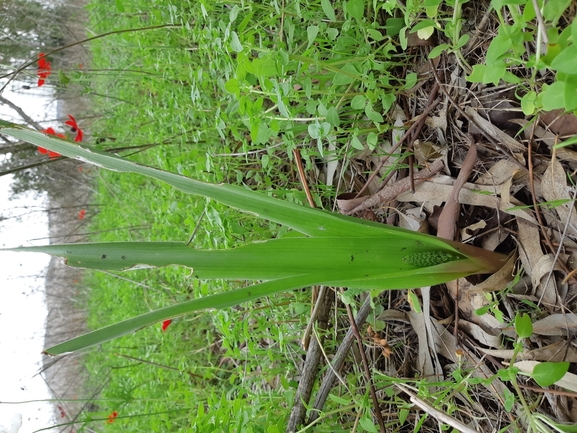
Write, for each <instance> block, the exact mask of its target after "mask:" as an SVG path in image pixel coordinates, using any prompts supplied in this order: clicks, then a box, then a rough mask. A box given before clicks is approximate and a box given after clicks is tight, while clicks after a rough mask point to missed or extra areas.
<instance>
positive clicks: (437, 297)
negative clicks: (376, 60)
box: [316, 6, 577, 432]
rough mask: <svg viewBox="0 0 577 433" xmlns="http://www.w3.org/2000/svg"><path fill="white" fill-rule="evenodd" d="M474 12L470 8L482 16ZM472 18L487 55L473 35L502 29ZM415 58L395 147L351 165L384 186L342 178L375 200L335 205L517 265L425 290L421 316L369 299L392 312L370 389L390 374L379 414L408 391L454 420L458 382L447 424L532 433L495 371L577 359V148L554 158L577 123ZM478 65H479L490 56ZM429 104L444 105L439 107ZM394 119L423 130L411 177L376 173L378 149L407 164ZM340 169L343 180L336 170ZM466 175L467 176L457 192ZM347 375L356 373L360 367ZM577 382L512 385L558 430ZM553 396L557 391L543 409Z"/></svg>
mask: <svg viewBox="0 0 577 433" xmlns="http://www.w3.org/2000/svg"><path fill="white" fill-rule="evenodd" d="M479 7H480V6H479ZM472 9H473V11H472V12H475V11H474V9H475V7H472ZM477 12H478V11H477ZM469 19H470V20H473V21H475V20H476V24H477V30H475V27H474V26H473V27H472V29H473V30H472V32H471V33H472V38H471V40H473V39H474V40H475V41H476V44H477V46H484V47H485V50H486V47H487V46H488V45H489V42H490V34H491V32H490V31H488V32H487V35H486V36H484V34H483V32H479V31H478V29H481V28H485V27H486V26H488V27H489V28H492V29H493V30H491V31H495V32H496V31H497V30H496V28H497V27H498V23H497V20H496V18H495V16H493V15H492V14H491V13H490V11H489V10H487V11H486V13H485V14H483V13H476V14H475V15H472V16H470V17H469ZM412 52H413V53H414V56H415V57H414V62H413V63H414V64H415V65H421V66H420V68H419V70H415V72H418V73H419V74H420V77H424V78H423V79H422V80H420V81H419V82H418V85H417V86H415V88H413V89H411V91H410V92H407V94H406V95H405V96H402V95H401V96H400V97H399V98H398V99H397V104H398V105H397V106H396V108H395V109H394V110H392V111H391V117H390V118H389V121H390V123H391V124H392V125H393V124H394V125H395V126H394V129H393V132H392V142H391V143H389V142H388V141H385V142H384V143H383V144H382V146H381V147H380V148H379V147H377V148H375V149H373V150H372V151H369V152H368V151H367V149H365V151H363V152H359V153H358V154H357V155H356V156H355V157H354V158H353V161H352V163H351V164H350V165H351V166H352V165H353V164H360V165H361V166H364V167H368V168H369V174H370V173H371V172H372V173H374V174H376V177H369V174H365V173H366V171H365V172H362V171H344V172H342V173H343V176H344V178H347V179H348V181H347V182H346V184H348V185H361V186H363V185H365V184H367V182H368V185H369V188H368V189H367V192H368V194H367V192H365V194H364V195H359V194H358V192H359V190H360V189H361V188H354V187H353V188H352V189H351V190H349V191H346V194H343V195H342V196H341V197H339V200H338V208H339V210H340V211H341V212H342V213H344V214H349V215H350V214H355V215H357V216H360V217H362V216H363V215H364V214H363V212H361V211H366V210H370V213H371V218H373V219H376V220H378V221H382V222H388V223H391V222H394V223H396V224H399V225H401V226H403V227H411V228H412V229H415V230H424V231H429V232H430V231H431V229H430V228H431V227H433V229H432V230H433V233H434V230H435V229H436V230H437V231H438V233H449V235H448V236H449V237H451V238H455V239H456V240H462V241H466V242H471V243H473V244H475V245H477V246H482V247H484V248H486V249H489V250H497V251H499V252H503V253H507V254H509V255H510V256H509V261H508V262H507V264H506V265H505V266H504V267H503V269H501V271H499V272H497V273H496V274H494V275H492V276H489V277H488V278H486V279H485V280H479V279H461V280H459V281H455V282H451V283H449V284H447V285H446V286H442V287H433V288H421V289H420V290H419V291H417V292H416V293H417V294H418V295H419V300H420V302H422V309H421V311H420V312H417V311H415V308H413V307H412V306H411V304H412V302H414V301H411V300H410V296H408V295H406V294H405V293H404V292H397V291H390V292H386V293H385V294H382V295H381V297H379V298H376V299H375V300H374V302H375V303H380V304H381V305H383V306H385V307H387V306H388V309H385V310H384V311H383V313H381V314H380V316H379V319H380V320H382V321H384V323H385V324H386V326H385V327H384V329H382V330H380V331H378V332H375V331H373V330H372V329H370V330H369V334H368V336H367V337H366V340H367V341H371V340H373V341H377V340H378V339H379V338H380V337H378V334H379V333H380V334H381V336H382V340H383V341H386V342H387V347H388V348H389V349H388V350H387V354H386V355H383V353H382V352H381V351H369V354H370V355H371V356H372V359H371V362H372V364H371V366H372V368H373V369H374V375H375V377H376V379H378V378H379V377H381V376H380V375H385V376H386V377H387V378H389V382H387V381H385V382H384V383H385V385H384V386H383V387H382V389H381V390H380V391H379V392H380V395H381V397H382V401H381V403H380V408H379V410H380V411H382V412H383V413H386V412H387V411H389V412H391V413H396V411H397V410H398V409H397V407H396V406H395V405H394V404H393V403H391V399H390V398H389V397H390V396H391V393H392V395H395V396H398V397H401V398H402V396H405V397H406V396H407V395H408V396H410V399H409V400H410V401H411V402H413V403H414V404H416V405H417V406H419V407H421V409H422V410H424V411H425V412H428V413H429V416H430V418H432V419H434V420H436V423H438V424H439V425H440V424H443V423H445V424H451V423H452V421H451V420H449V421H448V420H447V419H446V418H443V417H444V415H447V416H449V415H448V413H445V414H444V415H443V416H441V415H440V414H438V413H437V415H435V411H437V410H438V409H439V407H443V405H442V404H440V405H439V404H438V402H436V403H437V404H433V405H432V406H428V405H430V403H431V399H432V400H435V397H434V396H436V395H443V391H442V390H443V386H445V392H448V391H446V387H450V386H451V384H453V386H454V387H453V388H450V393H449V394H450V397H451V398H453V399H454V402H455V403H456V404H457V405H458V406H459V407H460V408H461V409H460V410H459V411H458V412H457V413H452V414H451V418H453V417H454V421H455V423H454V424H452V425H453V427H455V426H457V425H459V426H461V425H466V426H467V429H468V430H467V431H479V432H481V431H483V432H484V431H517V429H519V428H520V429H521V430H525V429H526V428H527V424H526V423H527V419H526V416H523V415H520V413H521V412H522V405H521V403H520V402H519V400H518V399H513V400H512V399H511V396H514V395H515V389H513V387H512V386H511V383H510V382H509V381H507V380H503V377H502V376H499V371H503V370H505V369H507V368H509V361H511V359H512V358H515V359H516V360H517V361H516V362H515V364H514V366H515V367H517V368H519V369H520V371H522V372H525V373H529V374H530V373H531V372H532V370H533V367H534V366H535V365H536V364H537V363H539V362H552V361H555V362H560V361H568V362H571V363H574V362H577V347H575V346H574V343H573V340H574V338H575V334H576V333H577V315H576V314H575V313H577V311H575V310H576V306H575V300H576V299H577V280H575V278H574V277H572V274H571V273H570V271H571V270H573V269H574V267H575V263H577V261H576V260H577V257H576V256H575V254H576V252H577V215H576V212H575V210H574V200H575V195H576V189H575V186H574V185H573V183H572V182H573V180H574V178H575V176H574V174H575V171H576V170H577V152H576V151H575V150H573V149H572V148H571V147H567V148H559V149H555V148H554V147H555V144H556V143H557V142H558V141H562V139H563V138H568V137H571V136H574V135H576V134H577V118H575V116H574V115H573V114H563V113H562V112H560V111H559V110H556V111H553V112H545V113H543V114H542V115H541V117H540V119H536V118H534V117H532V116H524V115H523V113H522V111H521V107H520V104H519V101H517V100H516V98H515V97H514V89H513V88H512V87H509V88H502V87H501V88H500V87H499V86H491V85H481V84H477V85H475V87H476V89H475V91H474V92H473V91H471V88H470V85H468V84H467V83H466V81H465V79H464V78H465V75H466V73H465V72H463V70H462V69H461V68H460V67H459V65H458V63H457V62H456V59H455V56H454V55H449V56H442V58H443V59H442V60H441V61H440V62H439V58H436V59H435V64H434V68H433V67H431V66H430V65H431V63H429V62H427V61H422V60H423V59H425V58H426V56H427V53H428V49H427V48H423V47H414V48H413V51H412ZM473 52H475V53H476V55H479V52H481V55H482V54H483V51H482V50H479V49H476V50H473V49H469V50H468V51H467V53H468V54H472V53H473ZM485 52H486V51H485ZM475 61H476V63H482V58H481V59H476V60H475ZM432 69H436V72H434V71H433V70H432ZM407 72H410V70H408V71H407ZM518 73H519V75H522V74H523V72H522V71H518ZM433 74H438V75H439V76H440V77H441V78H440V79H441V83H442V87H443V89H442V90H443V92H439V94H438V95H437V96H436V100H433V101H431V100H430V95H431V93H433V91H432V86H433V84H434V83H435V80H434V79H433V78H432V75H433ZM449 95H452V97H450V96H449ZM476 95H481V96H480V97H477V96H476ZM512 95H513V96H512ZM453 101H456V103H457V104H458V107H456V106H455V104H453ZM433 104H434V105H436V106H435V107H433V108H432V109H431V106H432V105H433ZM427 110H429V111H428V112H427ZM423 112H426V113H427V115H426V116H425V117H424V118H423V117H422V116H420V115H419V113H423ZM400 113H405V115H404V116H402V115H401V114H400ZM400 119H403V121H404V127H405V129H406V128H408V127H409V126H411V125H413V126H414V125H415V124H416V123H418V122H419V121H421V120H423V122H422V123H423V126H422V127H421V128H416V129H415V130H417V131H418V133H416V134H409V135H410V136H409V137H408V138H407V139H406V142H405V143H404V146H406V148H408V149H409V150H410V151H413V152H414V155H415V158H416V159H417V160H418V163H419V164H420V166H421V170H420V171H415V172H414V173H413V172H412V171H410V170H407V169H404V168H403V169H400V170H398V171H397V173H396V175H395V177H394V178H393V177H392V176H390V175H389V172H388V169H389V168H390V167H391V164H390V163H389V164H388V166H387V165H384V164H382V163H381V162H380V161H381V157H380V156H379V153H380V152H382V153H386V154H388V155H390V154H391V149H393V150H392V152H393V154H394V155H395V158H405V156H406V154H401V153H398V151H396V153H394V152H395V148H394V145H395V144H396V142H398V140H399V136H400V135H401V134H402V129H401V128H402V123H401V122H400ZM404 119H410V120H409V121H407V120H404ZM471 146H476V148H477V152H478V155H477V156H475V158H474V163H473V165H472V167H470V170H469V171H468V172H465V170H466V167H465V168H464V164H466V158H465V154H466V153H467V151H468V150H469V149H470V148H471ZM529 146H530V147H531V149H530V150H531V151H530V152H528V147H529ZM405 162H408V163H409V164H410V163H411V160H410V159H409V160H405ZM335 170H336V171H337V172H338V169H335V168H334V167H333V168H332V171H335ZM461 172H463V173H465V176H464V177H463V176H462V177H461V179H460V182H459V184H457V179H458V178H459V174H460V173H461ZM383 179H384V181H383ZM448 203H449V204H451V206H452V207H453V209H452V210H451V216H448V215H447V214H445V216H444V219H443V218H438V219H437V216H436V215H439V214H442V212H440V211H439V209H446V208H447V204H448ZM439 221H440V223H439ZM439 224H441V226H439ZM520 311H522V312H528V313H529V314H530V316H531V319H532V322H533V334H532V335H531V337H530V338H529V339H527V340H525V341H523V342H522V344H523V347H522V349H521V350H520V352H518V353H516V352H515V350H514V347H513V343H514V340H515V337H516V335H515V332H514V328H513V325H512V323H513V320H514V319H515V314H516V313H517V312H520ZM344 326H345V327H346V325H344ZM376 335H377V336H376ZM375 339H377V340H375ZM367 344H368V343H367ZM344 368H345V369H347V368H348V369H354V368H355V367H354V362H353V363H352V364H351V365H349V366H345V367H344ZM576 372H577V369H576V368H575V365H571V367H570V369H569V372H568V373H566V374H565V376H564V377H563V379H561V380H559V381H557V382H556V383H555V384H553V385H552V386H549V387H547V388H545V389H542V388H540V387H539V385H537V384H535V382H534V381H532V380H531V379H530V378H529V377H528V376H518V380H519V383H520V384H521V386H523V390H524V393H525V399H527V400H529V401H530V402H531V404H533V405H534V409H535V413H536V414H538V415H536V416H539V417H545V418H544V419H546V420H552V422H553V423H555V422H557V423H563V422H564V423H576V422H577V405H575V404H573V402H574V398H575V396H576V395H575V394H572V393H571V392H565V391H564V390H568V391H572V392H576V393H577V380H576V379H575V378H576V377H577V376H576V375H575V373H576ZM415 377H417V378H418V379H414V378H415ZM455 377H461V385H456V384H455V382H453V379H454V378H455ZM406 380H413V382H412V383H413V384H414V386H415V387H416V388H415V387H413V388H411V389H408V388H407V387H406V386H405V385H398V386H397V389H396V390H395V391H390V388H388V387H387V386H386V384H387V383H401V382H400V381H406ZM395 381H396V382H395ZM423 382H425V383H426V382H429V383H430V385H422V383H423ZM377 383H383V382H379V381H378V380H377ZM417 383H421V386H422V388H420V389H421V391H422V390H423V389H427V390H428V392H429V393H430V396H431V397H430V398H431V399H429V400H425V401H421V399H420V397H418V396H417V394H415V393H414V391H415V389H419V388H418V386H417ZM472 390H475V391H474V392H471V391H472ZM548 390H550V394H549V395H548V396H547V397H546V398H545V399H542V398H541V396H542V395H543V393H545V394H547V392H548ZM419 395H420V394H419ZM316 407H317V409H318V408H319V406H318V405H317V406H316ZM417 419H418V417H417ZM547 422H549V421H547ZM415 423H416V420H415ZM436 423H435V422H430V423H427V422H425V423H424V424H423V425H422V426H421V427H422V428H426V429H428V430H427V431H434V430H435V425H436ZM549 425H551V424H549ZM506 426H509V427H506ZM415 428H416V427H415ZM463 429H464V427H463ZM501 429H503V430H501ZM463 431H465V430H463Z"/></svg>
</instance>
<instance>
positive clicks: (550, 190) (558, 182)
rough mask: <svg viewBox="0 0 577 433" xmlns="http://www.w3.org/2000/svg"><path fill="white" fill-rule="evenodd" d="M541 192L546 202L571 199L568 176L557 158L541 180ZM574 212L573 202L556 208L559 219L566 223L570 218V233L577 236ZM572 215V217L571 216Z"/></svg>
mask: <svg viewBox="0 0 577 433" xmlns="http://www.w3.org/2000/svg"><path fill="white" fill-rule="evenodd" d="M541 191H542V194H543V197H544V198H545V200H546V201H555V200H561V199H567V200H570V199H571V193H570V190H569V187H568V186H567V174H566V173H565V170H564V169H563V166H562V165H561V163H560V162H559V161H557V158H555V157H553V158H551V163H550V164H549V167H548V168H547V170H545V173H544V174H543V178H542V179H541ZM572 210H573V202H571V201H569V202H568V203H563V204H560V205H558V206H556V207H555V211H556V212H557V215H559V219H560V220H561V221H562V222H563V223H565V222H566V221H567V220H568V218H569V227H568V230H569V233H570V234H572V235H573V237H575V236H576V235H577V215H576V214H575V212H572ZM569 214H571V215H569Z"/></svg>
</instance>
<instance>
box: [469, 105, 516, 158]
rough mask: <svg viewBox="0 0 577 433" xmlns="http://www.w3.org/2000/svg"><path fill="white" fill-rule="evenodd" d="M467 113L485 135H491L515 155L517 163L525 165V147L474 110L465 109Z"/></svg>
mask: <svg viewBox="0 0 577 433" xmlns="http://www.w3.org/2000/svg"><path fill="white" fill-rule="evenodd" d="M465 113H467V115H469V116H470V117H471V119H473V122H474V123H475V125H476V126H477V127H478V128H479V129H481V130H482V131H483V132H484V133H485V134H487V135H489V136H490V137H492V138H493V139H494V140H496V141H497V142H499V143H501V144H502V145H504V146H505V147H507V148H508V149H509V150H510V151H511V152H512V153H513V155H514V156H515V158H516V159H517V161H519V162H520V163H521V164H522V165H525V158H524V157H523V152H524V151H525V146H523V145H522V144H521V143H519V142H518V141H517V140H515V139H514V138H513V137H511V136H510V135H509V134H507V133H505V132H503V131H502V130H500V129H499V128H497V127H496V126H495V125H493V124H492V123H491V122H490V121H488V120H486V119H485V118H484V117H482V116H481V115H479V113H478V112H477V110H475V109H474V108H471V107H467V108H465Z"/></svg>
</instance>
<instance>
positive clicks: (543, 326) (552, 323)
mask: <svg viewBox="0 0 577 433" xmlns="http://www.w3.org/2000/svg"><path fill="white" fill-rule="evenodd" d="M533 332H534V333H535V334H539V335H558V336H563V335H567V334H574V333H576V332H577V315H575V314H573V313H571V314H551V315H549V316H547V317H545V318H544V319H541V320H538V321H536V322H535V323H533Z"/></svg>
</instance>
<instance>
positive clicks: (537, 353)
mask: <svg viewBox="0 0 577 433" xmlns="http://www.w3.org/2000/svg"><path fill="white" fill-rule="evenodd" d="M478 349H479V350H480V351H481V352H483V353H485V354H487V355H491V356H493V357H495V358H501V359H511V358H512V357H513V354H514V352H515V351H514V350H512V349H511V350H509V349H507V350H495V349H483V348H481V347H479V348H478ZM516 359H518V360H533V361H544V362H563V361H567V362H577V349H576V348H575V347H573V345H572V344H571V342H569V341H565V340H559V341H557V342H556V343H553V344H549V345H548V346H544V347H540V348H538V349H534V350H524V351H522V352H520V353H518V354H517V358H516Z"/></svg>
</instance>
